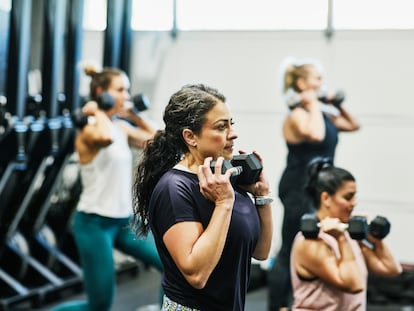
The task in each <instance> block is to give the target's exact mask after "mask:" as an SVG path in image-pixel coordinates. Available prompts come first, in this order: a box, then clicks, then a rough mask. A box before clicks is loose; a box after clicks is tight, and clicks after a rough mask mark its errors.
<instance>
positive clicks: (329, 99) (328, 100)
mask: <svg viewBox="0 0 414 311" xmlns="http://www.w3.org/2000/svg"><path fill="white" fill-rule="evenodd" d="M318 99H319V100H320V101H321V102H323V103H325V104H332V105H334V106H335V107H336V108H339V107H340V106H341V105H342V102H343V101H344V100H345V93H344V91H342V90H338V91H336V93H335V94H334V95H333V96H328V94H327V93H326V92H324V91H320V92H319V93H318Z"/></svg>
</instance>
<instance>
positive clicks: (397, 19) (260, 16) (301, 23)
mask: <svg viewBox="0 0 414 311" xmlns="http://www.w3.org/2000/svg"><path fill="white" fill-rule="evenodd" d="M2 1H4V0H0V4H1V2H2ZM329 3H332V6H333V14H332V17H333V20H332V21H333V27H334V29H414V18H412V13H411V7H410V5H411V3H412V0H132V17H131V27H132V29H133V30H153V31H160V30H162V31H165V30H170V29H172V28H173V22H174V12H176V26H177V29H179V30H183V31H185V30H324V29H325V28H326V27H327V23H328V6H329ZM84 5H85V12H84V28H85V29H88V30H104V29H105V27H106V8H107V6H106V0H85V3H84ZM174 6H176V8H174ZM174 9H176V11H175V10H174Z"/></svg>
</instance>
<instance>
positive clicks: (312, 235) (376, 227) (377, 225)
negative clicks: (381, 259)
mask: <svg viewBox="0 0 414 311" xmlns="http://www.w3.org/2000/svg"><path fill="white" fill-rule="evenodd" d="M300 226H301V231H302V233H303V235H304V237H305V238H307V239H316V238H317V237H318V234H319V220H318V218H317V217H316V215H315V214H305V215H303V216H302V219H301V224H300ZM341 226H344V228H345V229H347V230H348V232H349V235H350V236H351V238H353V239H355V240H364V239H366V238H367V234H368V233H369V234H371V235H372V236H373V237H375V238H377V239H383V238H385V237H386V236H387V235H388V233H389V232H390V229H391V224H390V222H389V221H388V220H387V218H385V217H383V216H376V217H375V218H374V219H373V220H372V221H371V222H370V223H369V225H368V222H367V219H366V217H365V216H352V217H351V218H350V219H349V222H348V223H347V224H341Z"/></svg>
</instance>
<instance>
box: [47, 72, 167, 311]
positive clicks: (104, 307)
mask: <svg viewBox="0 0 414 311" xmlns="http://www.w3.org/2000/svg"><path fill="white" fill-rule="evenodd" d="M85 72H86V74H88V75H89V76H90V77H91V82H90V99H91V101H89V102H87V103H86V104H85V105H84V107H83V109H82V110H83V113H84V115H86V116H88V117H89V118H88V120H89V121H88V122H86V123H85V122H84V123H83V126H82V128H79V130H78V133H77V136H76V139H75V149H76V152H77V155H78V158H79V164H80V172H81V180H82V193H81V196H80V199H79V202H78V205H77V209H76V212H75V215H74V220H73V230H72V231H73V235H74V238H75V242H76V245H77V249H78V253H79V257H80V261H81V266H82V269H83V276H84V280H83V281H84V289H85V292H86V295H87V299H88V300H87V301H85V302H83V301H80V302H69V303H65V304H63V305H60V306H58V307H56V308H54V309H53V310H54V311H58V310H62V311H63V310H88V311H109V310H110V309H111V307H112V303H113V297H114V290H115V284H116V282H115V281H116V279H115V263H114V258H113V249H114V247H116V248H117V249H118V250H120V251H122V252H124V253H126V254H128V255H131V256H133V257H135V258H137V259H139V260H140V261H142V262H144V263H145V264H147V265H150V266H154V267H155V268H156V269H157V270H159V271H162V264H161V261H160V259H159V256H158V253H157V250H156V248H155V244H154V240H153V237H152V236H151V235H149V236H148V237H147V238H145V239H137V238H136V236H135V234H134V233H133V232H132V230H131V228H130V217H131V215H132V212H133V209H132V180H133V177H132V164H133V163H132V152H131V149H130V146H134V147H140V148H142V147H144V146H145V144H146V142H147V141H148V140H149V139H150V138H152V137H153V134H154V133H155V129H153V128H152V126H151V125H150V124H149V123H148V122H146V121H145V120H144V119H142V118H141V117H140V116H139V115H137V114H135V113H134V112H133V111H132V107H129V106H126V105H125V103H126V101H128V99H129V96H130V95H129V85H130V84H129V79H128V77H127V75H126V74H125V73H124V72H123V71H121V70H118V69H115V68H104V69H103V70H102V71H101V72H97V71H95V70H94V68H86V69H85ZM119 117H125V118H128V119H129V120H131V121H132V122H133V123H135V124H136V126H132V125H131V124H130V123H129V122H127V121H125V120H122V119H121V118H119ZM161 295H162V291H161V292H160V296H161Z"/></svg>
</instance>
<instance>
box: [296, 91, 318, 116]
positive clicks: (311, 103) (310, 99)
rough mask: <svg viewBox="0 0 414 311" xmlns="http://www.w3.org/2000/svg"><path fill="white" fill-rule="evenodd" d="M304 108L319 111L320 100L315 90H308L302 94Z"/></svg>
mask: <svg viewBox="0 0 414 311" xmlns="http://www.w3.org/2000/svg"><path fill="white" fill-rule="evenodd" d="M300 96H301V101H302V105H303V108H305V109H306V110H308V111H309V110H311V109H314V108H318V109H319V100H318V96H317V93H316V91H315V90H306V91H303V92H301V93H300Z"/></svg>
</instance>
